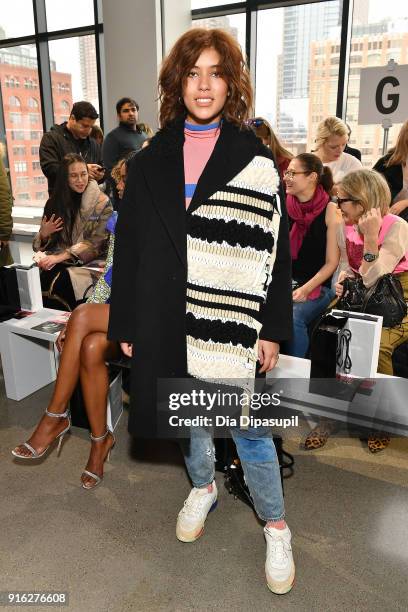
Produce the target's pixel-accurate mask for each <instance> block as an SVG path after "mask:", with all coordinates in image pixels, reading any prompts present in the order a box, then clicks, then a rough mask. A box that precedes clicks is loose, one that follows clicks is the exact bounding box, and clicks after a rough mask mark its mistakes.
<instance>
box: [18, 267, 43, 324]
mask: <svg viewBox="0 0 408 612" xmlns="http://www.w3.org/2000/svg"><path fill="white" fill-rule="evenodd" d="M14 268H15V269H16V275H17V284H18V294H19V296H20V308H21V310H30V311H32V312H37V310H41V308H42V307H43V300H42V293H41V281H40V270H39V268H38V267H37V266H34V267H32V268H31V267H26V266H20V265H19V264H17V265H14Z"/></svg>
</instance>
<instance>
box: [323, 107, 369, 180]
mask: <svg viewBox="0 0 408 612" xmlns="http://www.w3.org/2000/svg"><path fill="white" fill-rule="evenodd" d="M347 142H348V130H347V126H346V124H345V123H344V122H343V121H342V120H341V119H338V118H337V117H327V118H326V119H324V120H323V121H321V122H320V123H319V125H318V126H317V133H316V140H315V143H316V146H315V149H314V150H313V153H315V154H316V155H317V157H318V158H319V159H320V160H321V161H322V163H323V165H324V166H328V167H329V168H330V170H331V172H332V175H333V181H334V183H335V184H337V183H338V182H339V181H341V180H342V178H343V177H344V176H346V174H348V173H349V172H354V170H359V169H360V168H362V165H361V162H360V161H359V160H358V159H357V158H356V157H353V155H350V154H349V153H345V152H344V149H345V147H346V144H347Z"/></svg>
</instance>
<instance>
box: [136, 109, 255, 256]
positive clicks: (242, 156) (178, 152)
mask: <svg viewBox="0 0 408 612" xmlns="http://www.w3.org/2000/svg"><path fill="white" fill-rule="evenodd" d="M183 129H184V119H183V120H182V121H181V120H177V121H176V122H175V124H174V125H173V126H171V127H170V128H166V129H165V130H163V132H162V133H160V132H159V134H158V135H157V136H156V137H155V138H154V139H153V141H152V143H151V145H150V147H149V148H148V149H147V150H146V154H145V155H144V160H143V171H144V174H145V177H146V180H147V183H148V186H149V189H150V191H151V193H152V196H153V202H154V205H155V206H156V208H157V210H158V212H159V214H160V216H161V218H162V220H163V222H164V224H165V226H166V228H167V231H168V232H169V235H170V238H171V239H172V241H173V243H174V246H175V248H176V250H177V253H178V255H179V257H180V259H181V261H182V263H183V264H184V265H185V266H186V267H187V229H186V225H187V224H186V210H185V181H184V160H183V144H184V135H183ZM156 139H157V140H156ZM155 140H156V142H155ZM258 148H259V141H258V139H257V138H256V137H255V136H254V134H253V133H252V132H250V131H240V130H239V129H238V128H237V127H236V126H234V125H232V124H231V123H228V122H227V121H225V120H224V121H223V124H222V127H221V134H220V136H219V138H218V140H217V143H216V145H215V147H214V151H213V153H212V155H211V157H210V159H209V160H208V163H207V165H206V166H205V168H204V171H203V173H202V175H201V177H200V179H199V181H198V183H197V187H196V190H195V192H194V196H193V198H192V200H191V203H190V206H189V207H188V212H189V213H191V212H193V211H194V210H196V209H197V208H198V207H199V206H200V205H201V204H203V203H204V202H206V201H207V200H208V198H209V197H210V196H211V195H212V194H213V193H215V192H216V191H219V190H220V189H222V188H223V186H224V185H226V184H227V183H228V182H229V181H231V180H232V179H233V178H234V176H236V175H237V174H238V173H239V172H240V171H241V170H242V169H243V168H245V166H246V165H247V164H248V163H249V162H250V161H251V160H252V159H253V157H254V155H256V151H257V149H258Z"/></svg>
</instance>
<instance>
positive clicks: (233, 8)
mask: <svg viewBox="0 0 408 612" xmlns="http://www.w3.org/2000/svg"><path fill="white" fill-rule="evenodd" d="M324 1H325V0H296V1H293V0H245V1H243V2H239V3H237V4H223V5H219V6H213V7H208V8H201V9H194V10H192V11H191V18H192V20H193V23H194V21H195V20H196V19H206V18H209V17H223V16H225V15H236V14H238V13H245V14H246V28H245V33H246V35H245V38H246V41H245V52H246V57H247V62H248V66H249V67H250V70H251V75H252V80H253V83H255V82H256V37H257V32H256V23H257V17H258V15H259V12H258V11H261V10H262V9H268V8H269V9H271V8H282V7H285V6H301V5H303V4H314V3H320V2H324ZM353 6H354V0H343V10H342V18H341V32H340V50H339V71H338V85H337V101H336V116H337V117H340V118H341V119H343V120H345V118H346V105H347V88H348V75H349V63H350V50H351V49H350V47H351V28H352V21H353Z"/></svg>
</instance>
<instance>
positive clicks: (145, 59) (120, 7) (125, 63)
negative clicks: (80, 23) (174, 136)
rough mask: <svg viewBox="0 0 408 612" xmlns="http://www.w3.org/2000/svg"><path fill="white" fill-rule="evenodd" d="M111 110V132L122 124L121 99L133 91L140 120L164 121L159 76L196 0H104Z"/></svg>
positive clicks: (107, 123) (153, 124)
mask: <svg viewBox="0 0 408 612" xmlns="http://www.w3.org/2000/svg"><path fill="white" fill-rule="evenodd" d="M102 8H103V27H104V52H105V70H106V74H105V75H104V76H105V82H106V90H107V96H106V97H107V112H106V116H105V118H104V123H105V126H104V127H105V132H106V133H107V132H108V131H110V130H111V129H112V128H114V127H115V126H116V125H117V117H116V110H115V105H116V102H117V101H118V100H119V98H121V97H123V96H130V97H133V98H135V99H136V101H137V102H138V104H139V106H140V113H139V117H140V121H144V122H146V123H148V124H149V125H150V126H151V127H152V128H153V130H156V129H157V127H158V123H157V114H158V103H157V76H158V71H159V68H160V64H161V61H162V54H163V52H166V51H167V50H168V49H169V47H170V46H171V45H172V44H173V43H174V41H175V40H176V39H177V38H178V36H180V34H182V33H183V32H185V31H186V29H188V28H189V27H190V24H191V13H190V11H191V2H190V0H102Z"/></svg>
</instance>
